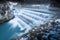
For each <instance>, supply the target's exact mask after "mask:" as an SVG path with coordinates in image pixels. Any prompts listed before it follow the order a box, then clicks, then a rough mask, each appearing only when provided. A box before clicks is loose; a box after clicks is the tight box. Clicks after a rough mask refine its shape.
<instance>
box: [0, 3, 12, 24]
mask: <svg viewBox="0 0 60 40" xmlns="http://www.w3.org/2000/svg"><path fill="white" fill-rule="evenodd" d="M12 18H13V15H12V13H11V10H10V9H9V7H8V6H7V5H5V4H0V23H3V22H5V21H8V20H10V19H12Z"/></svg>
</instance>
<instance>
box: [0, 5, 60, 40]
mask: <svg viewBox="0 0 60 40" xmlns="http://www.w3.org/2000/svg"><path fill="white" fill-rule="evenodd" d="M13 8H14V9H15V10H12V13H14V15H15V18H14V19H12V20H10V21H8V22H5V23H3V24H0V40H10V39H11V38H13V37H15V36H17V35H23V34H24V33H26V32H28V30H30V29H31V28H33V27H36V26H40V25H41V24H44V23H45V22H49V20H50V19H52V18H53V17H57V16H56V15H58V16H59V15H60V14H59V12H58V11H56V10H50V8H49V6H47V5H45V6H44V5H42V6H41V5H37V6H36V5H28V6H25V5H24V6H22V7H20V6H16V7H13Z"/></svg>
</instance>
